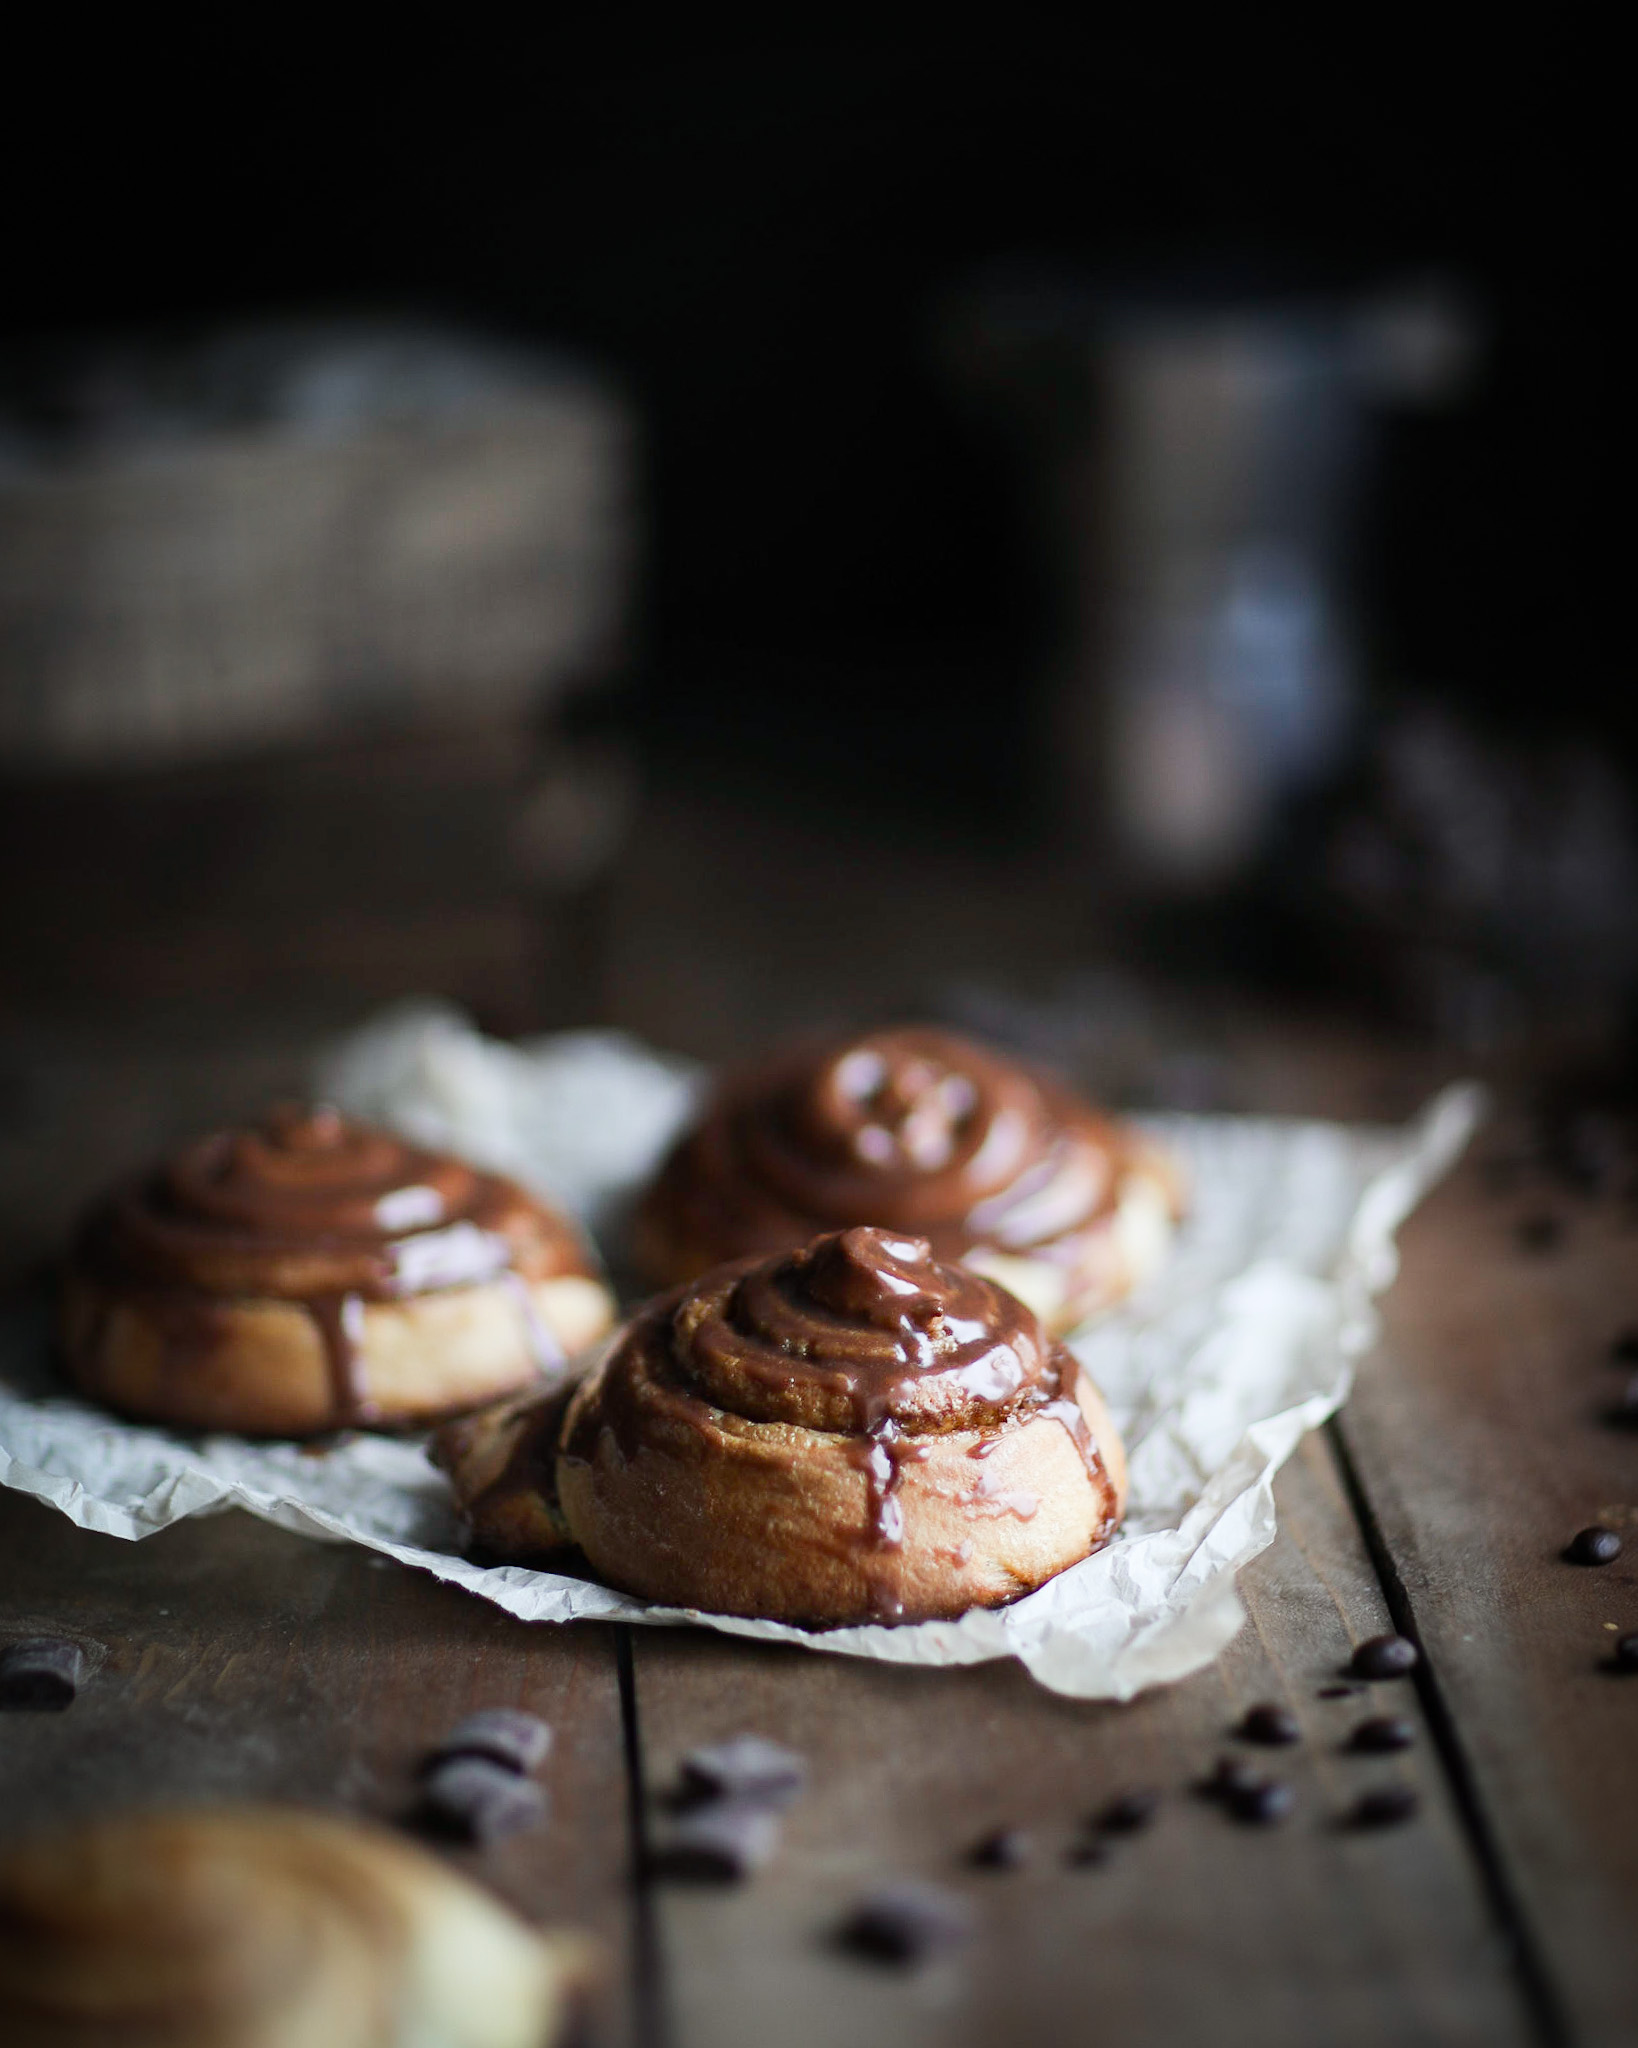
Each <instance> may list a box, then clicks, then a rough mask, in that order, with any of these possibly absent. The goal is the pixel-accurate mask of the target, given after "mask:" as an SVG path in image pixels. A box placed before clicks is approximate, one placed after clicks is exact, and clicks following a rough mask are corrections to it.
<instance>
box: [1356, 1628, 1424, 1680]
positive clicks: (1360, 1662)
mask: <svg viewBox="0 0 1638 2048" xmlns="http://www.w3.org/2000/svg"><path fill="white" fill-rule="evenodd" d="M1419 1661H1420V1659H1419V1657H1418V1654H1417V1649H1416V1645H1415V1644H1414V1643H1412V1642H1408V1641H1407V1640H1406V1638H1405V1637H1404V1636H1372V1637H1371V1639H1370V1641H1369V1642H1365V1643H1361V1644H1360V1646H1359V1648H1358V1649H1357V1650H1355V1652H1354V1654H1353V1656H1352V1658H1350V1660H1349V1663H1348V1669H1349V1670H1350V1671H1351V1672H1352V1673H1353V1674H1354V1676H1355V1677H1356V1678H1368V1679H1370V1680H1372V1681H1373V1683H1374V1682H1375V1681H1376V1680H1378V1679H1383V1678H1403V1677H1404V1676H1405V1674H1406V1672H1408V1671H1414V1670H1415V1669H1416V1666H1417V1664H1418V1662H1419Z"/></svg>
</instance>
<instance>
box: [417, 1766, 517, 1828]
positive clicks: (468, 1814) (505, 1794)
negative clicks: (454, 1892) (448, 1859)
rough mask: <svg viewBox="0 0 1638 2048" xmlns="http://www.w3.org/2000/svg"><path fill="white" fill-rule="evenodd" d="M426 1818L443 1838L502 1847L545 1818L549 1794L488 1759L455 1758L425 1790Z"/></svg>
mask: <svg viewBox="0 0 1638 2048" xmlns="http://www.w3.org/2000/svg"><path fill="white" fill-rule="evenodd" d="M421 1811H422V1815H423V1817H424V1818H425V1819H426V1820H427V1821H428V1822H429V1823H430V1824H431V1825H432V1826H433V1827H434V1828H436V1829H437V1830H438V1831H439V1832H440V1833H444V1834H450V1835H454V1836H457V1837H458V1838H459V1839H460V1840H462V1841H466V1842H478V1843H489V1842H499V1841H502V1840H504V1839H505V1837H506V1836H507V1835H515V1834H518V1833H520V1832H521V1831H522V1830H523V1829H525V1828H532V1827H538V1826H539V1825H540V1823H541V1822H542V1821H543V1820H544V1819H545V1818H546V1794H545V1793H544V1792H543V1791H542V1790H541V1789H540V1787H539V1786H538V1785H537V1784H536V1783H535V1782H534V1780H533V1779H532V1778H522V1777H519V1775H518V1774H517V1772H516V1771H514V1770H512V1769H510V1768H509V1767H508V1766H507V1765H505V1764H497V1763H492V1762H491V1761H490V1760H489V1758H488V1757H483V1756H458V1757H451V1758H450V1760H449V1761H448V1762H447V1763H442V1764H438V1765H436V1766H435V1767H434V1768H433V1770H432V1771H430V1772H429V1773H428V1775H427V1778H426V1781H425V1783H424V1784H423V1785H422V1787H421Z"/></svg>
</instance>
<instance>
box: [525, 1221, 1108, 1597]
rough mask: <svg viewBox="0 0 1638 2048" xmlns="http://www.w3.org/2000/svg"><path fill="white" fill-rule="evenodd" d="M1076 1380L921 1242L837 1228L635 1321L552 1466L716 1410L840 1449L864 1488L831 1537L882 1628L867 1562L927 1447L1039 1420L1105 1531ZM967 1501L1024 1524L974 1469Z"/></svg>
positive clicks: (1023, 1318)
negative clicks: (1060, 1441)
mask: <svg viewBox="0 0 1638 2048" xmlns="http://www.w3.org/2000/svg"><path fill="white" fill-rule="evenodd" d="M1077 1372H1078V1367H1077V1365H1076V1362H1075V1360H1074V1359H1073V1357H1071V1355H1070V1354H1069V1353H1068V1352H1067V1351H1065V1350H1063V1349H1062V1348H1061V1347H1060V1346H1058V1345H1056V1344H1053V1343H1051V1342H1050V1341H1049V1340H1048V1339H1047V1337H1046V1336H1045V1335H1044V1334H1043V1332H1042V1330H1041V1327H1040V1324H1039V1322H1038V1321H1037V1320H1036V1317H1035V1316H1034V1314H1033V1313H1032V1312H1031V1311H1030V1310H1029V1309H1027V1308H1026V1307H1025V1306H1024V1305H1023V1304H1022V1303H1021V1302H1020V1301H1018V1300H1017V1299H1016V1298H1015V1297H1013V1296H1012V1295H1010V1294H1008V1293H1007V1292H1006V1291H1005V1290H1004V1289H1002V1288H1000V1287H997V1286H995V1285H994V1284H993V1283H992V1282H990V1281H988V1280H985V1279H983V1278H981V1277H980V1276H979V1275H978V1274H976V1273H973V1272H970V1271H969V1270H967V1269H966V1268H965V1267H961V1266H948V1265H944V1264H941V1263H940V1262H939V1261H938V1260H936V1259H935V1258H934V1256H933V1252H932V1248H931V1246H930V1245H929V1244H928V1243H927V1241H926V1240H925V1239H924V1238H913V1237H904V1236H900V1235H898V1234H896V1233H893V1232H888V1231H884V1230H875V1229H866V1228H853V1229H849V1230H843V1231H837V1232H834V1233H832V1234H831V1235H829V1236H824V1237H820V1238H818V1239H816V1240H815V1242H814V1243H812V1244H811V1245H809V1246H807V1247H806V1248H805V1249H804V1250H801V1251H796V1252H792V1253H789V1254H787V1255H786V1256H784V1257H782V1258H774V1259H768V1260H764V1261H761V1262H745V1261H742V1262H740V1263H739V1264H737V1265H734V1266H731V1267H726V1268H723V1269H721V1270H719V1271H717V1272H715V1273H712V1274H708V1275H707V1276H706V1277H705V1278H704V1279H702V1280H700V1281H697V1282H696V1283H695V1284H694V1285H693V1286H692V1287H690V1288H685V1289H682V1290H680V1291H678V1292H676V1293H674V1294H672V1295H670V1296H667V1297H665V1298H663V1299H662V1300H660V1301H658V1302H656V1303H654V1304H653V1305H651V1306H650V1307H649V1308H648V1309H646V1310H645V1311H643V1312H642V1313H641V1314H640V1315H639V1316H638V1317H637V1318H636V1319H635V1321H634V1322H633V1323H632V1324H631V1325H630V1327H629V1329H628V1331H627V1333H626V1336H625V1337H624V1339H623V1340H622V1342H621V1343H620V1344H619V1345H618V1346H617V1347H616V1349H615V1351H614V1352H613V1353H612V1354H611V1355H610V1357H609V1359H608V1360H607V1362H606V1364H605V1366H604V1369H603V1373H602V1377H601V1380H600V1382H599V1384H598V1388H597V1398H596V1400H595V1401H587V1402H584V1403H582V1404H580V1405H579V1407H578V1409H577V1411H575V1412H574V1413H573V1415H572V1417H571V1422H570V1427H569V1434H568V1439H567V1441H566V1443H565V1445H564V1449H563V1455H564V1457H565V1458H566V1459H569V1460H582V1461H586V1462H590V1461H591V1460H592V1459H593V1458H594V1456H595V1455H596V1454H597V1450H598V1446H599V1443H600V1441H602V1440H604V1439H605V1437H606V1439H607V1441H608V1442H609V1444H610V1447H611V1448H612V1451H613V1452H614V1454H615V1455H617V1456H618V1458H619V1459H620V1461H621V1462H622V1463H624V1464H630V1463H631V1462H632V1461H634V1460H635V1459H638V1458H640V1457H643V1456H644V1455H647V1454H649V1453H650V1452H651V1451H652V1443H651V1442H650V1440H649V1434H648V1433H649V1431H650V1429H651V1426H652V1424H653V1423H654V1422H656V1421H658V1422H659V1423H660V1424H661V1425H662V1428H663V1426H664V1425H666V1424H676V1425H681V1426H684V1427H687V1428H690V1429H692V1430H695V1431H697V1432H699V1433H700V1434H701V1435H705V1436H710V1435H711V1434H712V1433H713V1431H714V1430H716V1429H717V1428H718V1427H719V1426H720V1423H721V1420H722V1418H723V1417H724V1416H733V1417H737V1418H740V1419H741V1420H743V1421H744V1422H749V1423H754V1424H764V1425H787V1426H790V1427H793V1428H800V1429H807V1430H817V1431H823V1432H826V1433H827V1434H831V1435H835V1436H837V1437H840V1438H841V1439H843V1441H844V1443H845V1445H846V1453H847V1459H848V1462H849V1463H850V1464H851V1465H853V1466H854V1467H855V1468H856V1469H857V1471H858V1473H859V1475H860V1479H861V1482H862V1486H861V1494H862V1498H861V1501H860V1517H859V1523H858V1525H857V1527H856V1528H855V1529H854V1530H852V1531H851V1532H844V1534H843V1537H842V1539H841V1540H842V1541H843V1542H844V1543H845V1545H846V1553H847V1555H848V1556H849V1557H850V1558H851V1559H852V1560H853V1561H854V1562H855V1564H856V1565H857V1566H858V1567H859V1569H860V1570H861V1572H862V1573H863V1574H864V1575H865V1576H866V1578H867V1579H868V1580H870V1582H871V1583H872V1585H873V1586H874V1587H876V1589H877V1590H878V1592H879V1595H880V1598H879V1599H878V1601H877V1602H876V1611H877V1616H878V1618H879V1619H883V1620H893V1619H897V1618H899V1616H898V1612H897V1611H896V1607H897V1603H896V1601H895V1599H894V1597H893V1596H892V1594H891V1593H890V1591H889V1589H888V1586H887V1583H886V1581H887V1578H888V1577H890V1576H891V1575H890V1574H886V1573H884V1572H882V1571H881V1570H880V1569H879V1567H878V1566H877V1565H876V1563H875V1560H878V1559H880V1558H881V1557H882V1556H883V1554H884V1553H891V1552H893V1551H895V1550H897V1549H898V1548H900V1546H901V1545H902V1544H903V1542H904V1538H905V1522H904V1513H903V1509H902V1506H901V1504H900V1500H899V1494H900V1490H901V1488H902V1485H903V1481H904V1475H905V1472H906V1470H907V1468H908V1467H910V1466H912V1465H914V1464H916V1463H918V1462H920V1461H921V1460H923V1459H925V1458H926V1457H927V1456H928V1455H929V1454H930V1449H931V1444H932V1441H933V1440H934V1439H936V1438H938V1437H940V1436H945V1435H949V1434H952V1433H957V1432H971V1431H983V1432H985V1434H984V1435H982V1436H981V1437H979V1439H978V1440H977V1441H976V1442H974V1443H973V1444H971V1445H970V1446H969V1447H968V1448H969V1451H970V1454H971V1455H972V1456H973V1457H974V1458H975V1459H979V1460H982V1459H983V1458H985V1457H987V1456H988V1455H989V1454H990V1452H992V1451H993V1450H994V1449H995V1447H996V1445H997V1444H998V1443H999V1442H1000V1441H1001V1440H1002V1439H1003V1438H1004V1435H1005V1433H1006V1432H1007V1431H1009V1430H1012V1429H1015V1428H1017V1427H1019V1426H1021V1425H1022V1424H1023V1423H1025V1422H1027V1421H1029V1420H1031V1419H1033V1418H1035V1417H1038V1416H1042V1415H1047V1416H1051V1417H1052V1418H1054V1419H1055V1420H1058V1421H1061V1422H1062V1423H1063V1425H1064V1427H1065V1429H1066V1430H1067V1431H1068V1433H1069V1435H1070V1437H1071V1439H1072V1440H1073V1442H1074V1443H1075V1445H1076V1447H1077V1449H1078V1450H1079V1452H1080V1454H1081V1457H1082V1459H1083V1461H1084V1462H1085V1465H1086V1468H1087V1470H1088V1472H1089V1474H1091V1476H1092V1478H1093V1480H1094V1482H1095V1483H1096V1484H1097V1486H1098V1487H1099V1489H1100V1492H1101V1494H1102V1497H1103V1498H1104V1500H1105V1503H1106V1507H1107V1509H1108V1516H1109V1519H1110V1520H1112V1519H1113V1514H1114V1494H1113V1489H1112V1488H1111V1486H1110V1484H1109V1480H1108V1477H1107V1475H1106V1474H1105V1472H1104V1469H1103V1465H1102V1461H1101V1460H1100V1458H1099V1456H1098V1452H1097V1449H1096V1447H1095V1445H1094V1444H1093V1442H1092V1439H1091V1434H1090V1432H1089V1430H1088V1428H1087V1424H1086V1419H1085V1417H1084V1416H1083V1415H1082V1413H1081V1410H1080V1407H1079V1404H1078V1402H1077V1400H1076V1398H1075V1386H1076V1375H1077ZM792 1455H793V1457H794V1456H795V1455H796V1454H795V1452H794V1451H793V1454H792ZM968 1499H969V1500H970V1502H971V1503H972V1505H973V1506H974V1508H975V1510H976V1511H977V1512H979V1513H982V1514H997V1513H1010V1514H1015V1515H1017V1516H1019V1517H1020V1519H1024V1520H1028V1519H1029V1518H1031V1517H1032V1516H1033V1515H1034V1514H1035V1513H1036V1511H1037V1508H1038V1506H1039V1501H1038V1499H1037V1497H1036V1496H1035V1495H1033V1494H1025V1493H1024V1492H1022V1491H1021V1490H1017V1489H1009V1488H1008V1487H1007V1486H1006V1485H1005V1484H1004V1483H997V1484H994V1485H992V1484H990V1483H989V1475H988V1473H987V1471H986V1470H985V1469H984V1468H983V1466H982V1465H980V1466H979V1467H978V1468H977V1469H976V1470H975V1473H974V1485H973V1489H972V1492H971V1494H970V1495H969V1496H968Z"/></svg>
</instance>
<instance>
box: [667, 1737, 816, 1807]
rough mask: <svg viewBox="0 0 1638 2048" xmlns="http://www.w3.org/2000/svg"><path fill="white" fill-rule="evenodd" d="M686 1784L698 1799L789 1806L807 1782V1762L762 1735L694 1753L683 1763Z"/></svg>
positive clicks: (697, 1750)
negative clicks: (758, 1800)
mask: <svg viewBox="0 0 1638 2048" xmlns="http://www.w3.org/2000/svg"><path fill="white" fill-rule="evenodd" d="M682 1774H683V1784H684V1786H685V1788H686V1789H687V1790H688V1791H690V1792H691V1793H693V1794H694V1795H695V1796H696V1797H698V1796H700V1795H704V1796H706V1797H709V1798H713V1799H760V1800H763V1801H766V1802H768V1803H771V1804H773V1805H778V1806H784V1805H787V1804H788V1803H789V1802H790V1801H791V1800H792V1799H794V1798H795V1797H796V1795H797V1794H798V1793H799V1792H800V1791H801V1789H802V1787H803V1785H804V1783H805V1782H806V1780H807V1775H808V1767H807V1762H806V1760H805V1759H804V1758H802V1757H800V1756H798V1755H797V1753H796V1752H795V1750H793V1749H783V1748H781V1747H780V1745H779V1744H778V1743H777V1742H769V1741H768V1740H767V1739H766V1738H765V1737H764V1736H761V1735H736V1736H734V1737H733V1738H732V1739H731V1740H729V1741H727V1742H712V1743H707V1744H706V1745H705V1746H704V1747H703V1748H700V1749H691V1750H690V1751H689V1752H688V1754H687V1756H685V1757H684V1758H683V1762H682Z"/></svg>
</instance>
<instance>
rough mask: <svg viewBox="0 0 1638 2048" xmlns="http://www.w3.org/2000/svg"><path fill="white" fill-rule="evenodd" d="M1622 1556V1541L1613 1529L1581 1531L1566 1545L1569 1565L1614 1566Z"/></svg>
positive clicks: (1565, 1550)
mask: <svg viewBox="0 0 1638 2048" xmlns="http://www.w3.org/2000/svg"><path fill="white" fill-rule="evenodd" d="M1620 1555H1621V1539H1620V1537H1619V1536H1617V1535H1616V1533H1615V1531H1614V1530H1613V1529H1580V1530H1577V1532H1576V1534H1575V1535H1574V1536H1572V1537H1571V1538H1570V1540H1569V1542H1568V1543H1567V1544H1566V1545H1565V1549H1564V1557H1565V1561H1566V1562H1567V1563H1569V1564H1614V1562H1615V1560H1616V1559H1617V1558H1618V1557H1619V1556H1620Z"/></svg>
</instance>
